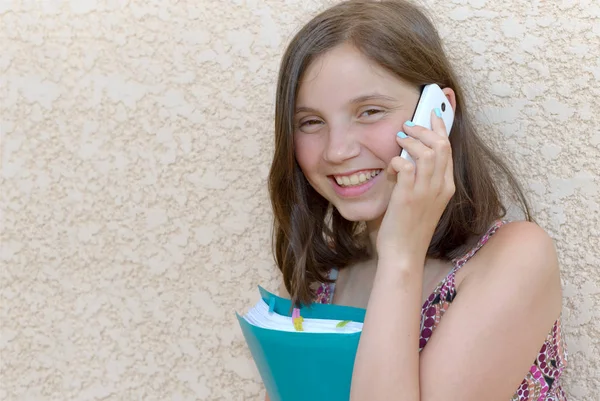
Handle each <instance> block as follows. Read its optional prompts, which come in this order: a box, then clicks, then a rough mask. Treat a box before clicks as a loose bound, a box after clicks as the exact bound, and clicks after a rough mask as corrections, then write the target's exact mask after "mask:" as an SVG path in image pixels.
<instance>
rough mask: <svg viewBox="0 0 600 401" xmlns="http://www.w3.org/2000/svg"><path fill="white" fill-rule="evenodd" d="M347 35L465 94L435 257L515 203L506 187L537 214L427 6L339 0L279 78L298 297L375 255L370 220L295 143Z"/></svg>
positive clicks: (286, 60)
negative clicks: (323, 62) (352, 211)
mask: <svg viewBox="0 0 600 401" xmlns="http://www.w3.org/2000/svg"><path fill="white" fill-rule="evenodd" d="M343 43H349V44H351V45H353V46H354V47H355V48H356V49H358V50H359V51H360V52H361V53H362V54H363V55H364V56H366V57H367V58H369V59H370V60H372V61H374V62H375V63H377V64H378V65H380V66H381V67H383V68H385V69H386V70H388V71H390V72H391V73H392V74H394V75H395V76H397V77H398V78H400V79H402V80H404V81H405V82H408V83H410V84H414V85H415V86H423V85H427V84H431V83H436V84H438V85H439V86H440V87H442V88H446V87H450V88H452V89H453V90H454V92H455V94H456V103H457V107H456V110H455V118H454V124H453V127H452V134H451V135H450V144H451V147H452V157H453V162H454V181H455V186H456V191H455V194H454V196H453V197H452V199H451V200H450V202H449V203H448V205H447V207H446V209H445V211H444V213H443V214H442V217H441V219H440V221H439V223H438V225H437V227H436V229H435V232H434V234H433V238H432V240H431V243H430V245H429V249H428V251H427V255H428V256H429V257H433V258H440V259H452V258H454V257H457V256H459V255H461V254H462V253H463V252H464V251H465V250H466V247H467V245H468V244H467V243H468V241H469V239H470V238H472V237H473V236H474V235H481V234H482V233H483V232H485V230H486V229H487V228H488V227H489V225H490V224H491V223H492V222H493V221H494V220H496V219H498V218H502V217H504V216H505V215H506V207H505V206H504V204H503V202H502V199H501V196H500V194H501V191H502V190H503V189H505V188H504V187H506V189H508V190H509V191H510V193H512V194H513V195H514V199H515V200H516V202H517V204H518V205H519V206H520V208H521V209H522V211H523V212H524V214H525V219H526V220H529V221H531V214H530V209H529V205H528V202H527V199H526V198H525V196H524V194H523V191H522V188H521V186H520V184H519V182H518V181H517V180H516V178H515V176H514V175H513V173H512V172H511V171H510V169H509V168H508V167H507V165H506V164H505V163H504V162H503V161H502V160H501V159H500V158H499V157H498V156H497V155H496V154H494V152H493V151H492V150H491V149H490V148H489V147H488V146H487V145H485V144H484V143H483V142H482V140H481V139H480V137H479V136H478V134H477V130H476V128H475V124H474V123H473V118H472V117H471V115H470V114H469V113H468V110H467V105H466V104H465V94H464V92H463V89H462V87H461V85H460V82H459V81H458V79H457V76H456V74H455V72H454V70H453V68H452V66H451V65H450V62H449V60H448V58H447V56H446V54H445V52H444V49H443V45H442V41H441V39H440V36H439V34H438V32H437V30H436V28H435V26H434V25H433V23H432V22H431V21H430V19H429V18H428V17H427V15H426V14H425V12H424V11H423V10H421V9H420V8H419V7H417V6H415V5H414V4H411V3H410V2H409V1H404V0H390V1H378V2H375V1H364V0H363V1H348V2H343V3H340V4H338V5H335V6H333V7H332V8H329V9H327V10H326V11H324V12H322V13H321V14H319V15H317V16H316V17H314V18H313V19H312V20H311V21H310V22H308V23H307V24H306V25H305V26H304V27H303V28H302V29H301V30H300V31H299V32H298V33H297V34H296V35H295V36H294V38H293V39H292V41H291V42H290V44H289V45H288V47H287V49H286V51H285V54H284V56H283V59H282V62H281V65H280V70H279V77H278V83H277V92H276V106H275V152H274V155H273V161H272V164H271V169H270V172H269V178H268V184H269V194H270V199H271V204H272V208H273V213H274V226H273V230H274V232H273V241H274V243H273V248H274V249H273V252H274V256H275V261H276V263H277V266H278V267H279V269H280V270H281V272H282V274H283V281H284V283H285V287H286V288H287V290H288V292H289V293H290V295H291V298H292V301H293V303H294V304H308V303H310V302H311V301H312V300H313V298H314V295H315V294H314V286H313V284H315V283H319V282H328V281H330V280H329V278H328V272H329V270H330V269H331V268H332V267H336V268H344V267H345V266H347V265H349V264H350V263H353V262H356V261H359V260H364V259H366V258H368V257H369V250H368V246H367V243H366V240H365V237H364V235H361V222H351V221H348V220H346V219H344V218H343V217H342V216H341V215H340V214H339V212H338V211H337V210H336V209H335V208H333V207H332V206H331V205H330V204H329V202H328V201H327V200H326V199H324V198H323V197H322V196H321V195H319V194H318V193H317V192H316V191H315V190H314V189H313V188H312V187H311V185H310V184H309V183H308V181H307V180H306V178H305V177H304V174H303V173H302V171H301V169H300V167H299V166H298V163H297V161H296V158H295V153H294V141H293V134H294V114H295V106H296V97H297V92H298V87H299V82H300V81H301V79H302V77H303V74H304V72H305V70H306V69H307V67H308V66H309V64H310V63H311V62H312V61H314V60H315V59H316V58H317V57H319V56H320V55H322V54H324V53H325V52H327V51H328V50H331V49H332V48H334V47H336V46H338V45H341V44H343ZM502 184H506V185H502Z"/></svg>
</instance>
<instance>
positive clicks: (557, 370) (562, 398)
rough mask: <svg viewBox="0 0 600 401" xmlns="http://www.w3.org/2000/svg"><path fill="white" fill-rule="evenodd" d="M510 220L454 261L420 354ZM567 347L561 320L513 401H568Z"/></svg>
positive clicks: (326, 293) (322, 291) (426, 323)
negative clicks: (460, 278)
mask: <svg viewBox="0 0 600 401" xmlns="http://www.w3.org/2000/svg"><path fill="white" fill-rule="evenodd" d="M505 223H506V221H504V220H499V221H497V222H495V223H494V224H493V225H492V227H490V229H489V230H488V231H487V232H486V233H485V234H484V235H483V237H482V238H481V239H480V240H479V242H478V243H477V245H475V247H473V249H471V250H470V251H469V252H467V254H465V255H464V256H462V257H460V258H457V259H454V260H452V264H453V265H454V267H453V269H452V270H451V271H450V273H448V275H447V276H446V278H444V279H443V280H442V281H441V282H440V283H439V284H438V286H437V287H436V288H435V290H433V292H432V293H431V295H430V296H429V298H427V300H426V301H425V303H424V304H423V307H422V309H421V337H420V344H419V351H421V350H422V349H423V348H425V346H426V345H427V342H428V341H429V339H430V338H431V335H432V333H433V331H434V330H435V328H436V327H437V325H438V324H439V322H440V320H441V318H442V316H444V313H445V312H446V311H447V310H448V307H449V306H450V304H451V303H452V301H453V300H454V298H455V296H456V287H455V276H456V272H457V271H458V270H460V268H461V267H463V266H464V265H465V264H466V263H467V261H468V260H469V259H471V258H472V257H473V255H475V253H477V251H478V250H479V249H481V247H482V246H483V245H485V243H486V242H487V241H488V239H489V238H490V237H491V236H492V235H494V233H495V232H496V231H497V230H498V228H500V227H501V226H502V225H503V224H505ZM336 277H337V270H335V269H332V271H331V278H332V279H335V278H336ZM334 290H335V283H332V284H327V283H323V284H321V285H320V286H319V288H318V289H317V296H316V299H315V302H318V303H331V300H332V299H333V292H334ZM567 358H568V354H567V348H566V344H565V342H564V340H563V337H562V332H561V319H560V318H559V319H558V320H556V322H555V323H554V325H553V326H552V329H551V330H550V331H549V333H548V335H547V336H546V340H545V341H544V343H543V345H542V347H541V348H540V351H539V353H538V355H537V358H536V359H535V360H534V361H533V364H532V365H531V368H530V369H529V372H528V373H527V375H526V376H525V378H524V379H523V381H522V382H521V385H520V386H519V388H518V389H517V390H516V392H515V394H514V395H513V397H512V398H511V400H510V401H566V400H567V398H566V395H565V393H564V391H563V389H562V385H561V382H560V379H561V376H562V373H563V370H564V369H565V366H566V364H567Z"/></svg>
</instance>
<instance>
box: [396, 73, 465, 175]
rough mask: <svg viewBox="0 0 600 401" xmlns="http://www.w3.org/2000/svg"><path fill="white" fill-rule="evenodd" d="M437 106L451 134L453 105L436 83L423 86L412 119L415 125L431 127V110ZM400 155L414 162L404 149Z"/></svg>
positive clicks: (447, 131)
mask: <svg viewBox="0 0 600 401" xmlns="http://www.w3.org/2000/svg"><path fill="white" fill-rule="evenodd" d="M436 107H437V108H438V109H440V110H441V111H442V120H444V125H445V126H446V133H447V134H448V135H450V130H451V129H452V123H453V122H454V110H452V106H451V105H450V102H449V101H448V98H447V97H446V95H445V94H444V92H443V91H442V89H441V88H440V87H439V86H438V85H436V84H430V85H426V86H425V87H424V88H423V90H422V91H421V97H420V98H419V103H418V104H417V108H416V109H415V113H414V115H413V118H412V119H411V121H412V122H413V123H415V125H420V126H421V127H425V128H427V129H431V112H432V111H433V109H435V108H436ZM400 157H403V158H404V159H406V160H409V161H411V162H413V163H414V160H413V159H412V157H410V155H409V154H408V152H407V151H406V150H404V149H402V152H401V153H400Z"/></svg>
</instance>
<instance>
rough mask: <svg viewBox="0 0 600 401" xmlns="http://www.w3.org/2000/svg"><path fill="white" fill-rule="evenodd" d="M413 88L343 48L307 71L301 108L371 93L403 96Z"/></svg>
mask: <svg viewBox="0 0 600 401" xmlns="http://www.w3.org/2000/svg"><path fill="white" fill-rule="evenodd" d="M413 90H414V87H413V85H410V84H408V83H406V82H404V81H403V80H401V79H400V78H399V77H397V76H395V75H394V74H392V73H391V72H389V71H387V70H386V69H384V68H382V67H381V66H379V65H378V64H377V63H375V62H374V61H372V60H370V59H369V58H367V57H366V56H364V55H363V54H362V53H361V52H360V51H358V50H357V49H356V48H354V47H353V46H351V45H348V44H343V45H340V46H337V47H335V48H333V49H332V50H330V51H328V52H326V53H324V54H323V55H321V56H319V57H318V58H317V59H315V60H314V61H313V62H312V63H311V64H310V65H309V66H308V68H307V69H306V71H305V73H304V75H303V77H302V80H301V81H300V87H299V90H298V97H297V104H298V106H311V107H312V106H315V105H316V104H318V103H326V104H329V105H331V104H336V103H343V102H346V101H348V100H349V99H351V98H355V97H357V96H361V95H364V94H367V93H373V92H377V93H381V94H384V95H389V96H402V94H403V93H404V92H406V91H413Z"/></svg>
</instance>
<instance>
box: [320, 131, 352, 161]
mask: <svg viewBox="0 0 600 401" xmlns="http://www.w3.org/2000/svg"><path fill="white" fill-rule="evenodd" d="M359 153H360V143H359V142H358V141H357V138H356V137H355V135H354V134H353V133H352V131H351V130H350V129H349V127H347V126H340V127H331V128H330V129H329V133H328V138H327V145H326V148H325V152H324V154H323V158H324V159H325V161H327V162H329V163H332V164H340V163H343V162H344V161H346V160H348V159H351V158H353V157H356V156H358V154H359Z"/></svg>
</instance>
